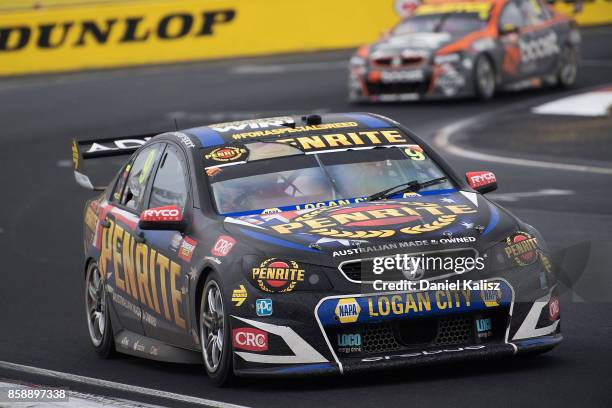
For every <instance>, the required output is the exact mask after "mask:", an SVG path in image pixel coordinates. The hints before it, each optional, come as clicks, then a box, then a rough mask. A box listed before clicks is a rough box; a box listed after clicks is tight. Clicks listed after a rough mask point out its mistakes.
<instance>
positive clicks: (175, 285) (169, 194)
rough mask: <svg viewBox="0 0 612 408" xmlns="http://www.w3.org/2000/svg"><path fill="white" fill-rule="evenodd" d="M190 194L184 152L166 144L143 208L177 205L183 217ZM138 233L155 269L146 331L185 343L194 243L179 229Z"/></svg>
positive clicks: (187, 211)
mask: <svg viewBox="0 0 612 408" xmlns="http://www.w3.org/2000/svg"><path fill="white" fill-rule="evenodd" d="M190 197H191V194H190V183H189V172H188V167H187V161H186V159H185V156H184V153H183V151H182V149H180V148H179V147H178V146H176V145H174V144H168V145H167V147H166V149H165V151H164V152H163V154H162V156H161V158H160V160H159V166H158V168H157V171H156V172H155V174H154V176H153V180H152V183H151V188H150V193H149V196H148V200H147V203H146V206H145V208H146V209H152V208H159V207H166V206H176V207H178V208H179V210H180V211H181V214H182V215H183V217H184V218H185V217H187V218H189V214H190V213H191V210H192V209H191V207H192V205H189V204H188V203H190V202H191V200H190ZM140 234H141V236H142V238H143V239H144V241H145V243H146V245H147V246H148V247H149V248H150V254H149V262H150V269H152V270H154V272H155V274H154V275H155V285H154V286H155V287H154V288H153V290H152V293H151V298H152V299H151V300H152V302H151V303H150V304H147V307H146V310H147V311H149V312H150V313H151V314H152V316H154V317H155V318H156V319H155V321H150V322H147V321H146V320H143V323H144V329H145V334H146V335H147V336H149V337H154V338H157V339H160V340H162V341H164V342H167V343H170V344H174V345H178V346H181V345H183V346H188V345H190V344H192V343H193V339H192V338H191V335H190V334H189V333H188V327H187V322H188V321H189V318H188V310H187V299H188V297H187V288H188V276H187V273H188V272H189V265H190V262H191V256H192V255H193V250H194V249H195V246H196V245H197V243H196V242H195V241H194V240H193V239H191V238H190V237H189V236H188V235H186V234H185V232H184V231H178V230H146V231H144V230H143V231H140ZM143 307H144V305H143Z"/></svg>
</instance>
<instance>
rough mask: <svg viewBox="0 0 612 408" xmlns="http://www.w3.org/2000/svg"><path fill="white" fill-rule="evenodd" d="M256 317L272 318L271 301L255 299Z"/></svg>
mask: <svg viewBox="0 0 612 408" xmlns="http://www.w3.org/2000/svg"><path fill="white" fill-rule="evenodd" d="M255 311H256V312H257V316H262V317H264V316H272V299H257V300H256V301H255Z"/></svg>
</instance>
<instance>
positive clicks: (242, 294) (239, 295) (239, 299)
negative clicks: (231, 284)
mask: <svg viewBox="0 0 612 408" xmlns="http://www.w3.org/2000/svg"><path fill="white" fill-rule="evenodd" d="M248 296H249V294H248V292H247V290H246V289H245V287H244V285H240V287H239V288H238V289H234V290H233V291H232V302H234V304H235V305H236V307H240V306H242V304H243V303H244V302H245V300H247V297H248Z"/></svg>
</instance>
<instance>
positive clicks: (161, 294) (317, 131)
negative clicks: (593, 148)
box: [73, 113, 562, 384]
mask: <svg viewBox="0 0 612 408" xmlns="http://www.w3.org/2000/svg"><path fill="white" fill-rule="evenodd" d="M122 154H132V155H131V157H130V159H129V160H127V161H126V163H125V164H124V165H123V167H122V168H121V169H120V171H119V172H118V174H117V176H116V177H115V178H114V179H113V180H112V182H111V183H110V184H109V185H108V186H107V187H104V188H97V187H94V185H93V184H92V182H91V180H90V178H89V177H88V176H87V175H86V174H85V172H84V168H83V161H84V160H87V159H90V158H104V157H108V156H114V155H122ZM73 161H74V169H75V177H76V180H77V182H78V183H79V184H80V185H82V186H84V187H87V188H90V189H95V190H100V191H101V193H100V195H99V196H97V197H95V198H93V199H91V200H89V201H88V202H87V203H86V205H85V209H84V212H85V214H84V228H83V232H84V252H85V259H84V263H83V270H82V279H84V281H85V307H86V310H85V312H86V318H87V323H88V327H89V333H90V337H91V342H92V344H93V346H94V348H95V349H96V351H97V352H98V353H99V354H100V355H101V356H103V357H107V356H109V355H111V354H112V353H114V352H115V351H119V352H122V353H127V354H132V355H136V356H140V357H146V358H150V359H155V360H160V361H172V362H185V363H202V362H203V363H204V366H205V368H206V372H207V373H208V375H209V376H210V377H211V378H212V379H213V381H214V382H215V383H216V384H224V383H226V382H228V381H229V380H230V379H231V378H232V376H233V375H244V376H246V375H306V374H321V373H349V372H353V371H358V370H370V369H377V368H383V367H395V366H410V365H416V364H426V363H430V362H440V361H447V360H455V361H465V360H468V359H473V358H483V357H487V356H493V355H512V354H517V353H523V352H541V351H546V350H549V349H551V348H552V347H553V346H555V345H556V344H558V343H559V342H560V341H561V339H562V336H561V334H560V325H559V321H560V320H559V300H558V296H557V292H556V280H555V278H554V276H553V274H552V270H551V264H550V261H549V259H548V258H549V257H548V255H547V253H548V252H547V251H548V250H547V248H546V245H545V243H544V240H543V239H542V237H541V236H540V234H539V233H538V232H537V231H536V230H535V229H534V228H533V227H531V226H530V225H527V224H525V223H524V222H521V221H520V220H518V219H517V218H515V217H514V216H512V215H511V214H510V213H508V212H507V211H506V210H504V209H503V208H501V207H500V206H498V205H497V204H495V203H493V202H491V201H489V200H487V199H486V198H485V197H484V196H483V195H482V194H483V193H486V192H488V191H491V190H493V189H495V188H496V186H497V184H496V183H497V182H496V179H495V176H494V175H493V174H492V173H490V172H473V173H467V175H466V178H463V177H459V176H458V175H457V174H455V173H454V172H453V170H452V169H451V168H450V167H449V165H448V164H447V163H446V162H445V161H444V160H443V159H442V158H441V157H440V156H439V155H438V154H437V153H436V152H435V151H434V150H433V149H432V148H431V147H429V146H428V145H427V144H426V143H424V142H423V140H421V139H419V138H418V137H417V136H415V135H413V134H412V133H410V132H409V131H408V130H407V129H406V128H404V127H403V126H401V125H400V124H398V123H396V122H394V121H393V120H390V119H388V118H385V117H382V116H378V115H373V114H365V113H347V114H329V115H324V116H316V115H310V116H305V117H280V118H271V119H258V120H248V121H242V122H232V123H223V124H216V125H209V126H203V127H197V128H192V129H186V130H183V131H176V132H170V133H164V134H160V135H144V136H137V137H127V138H111V139H105V140H90V141H81V142H76V141H75V142H74V143H73ZM404 255H406V256H404ZM401 259H404V261H406V262H407V263H406V264H404V265H403V266H402V265H399V266H397V267H394V266H391V267H389V268H387V269H385V270H384V271H383V272H381V265H383V266H385V267H386V266H388V265H387V261H388V260H391V263H393V260H401ZM419 259H421V261H419ZM467 259H472V260H473V261H472V262H471V263H469V262H468V261H466V260H467ZM381 260H382V261H381ZM432 260H433V263H432V265H429V264H427V265H426V264H425V263H423V262H425V261H427V262H429V261H432ZM438 261H440V263H437V262H438ZM441 262H445V263H444V264H442V263H441ZM448 262H450V264H449V265H450V266H448V265H447V263H448ZM419 265H420V266H419Z"/></svg>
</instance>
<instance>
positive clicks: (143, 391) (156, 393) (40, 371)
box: [0, 361, 248, 408]
mask: <svg viewBox="0 0 612 408" xmlns="http://www.w3.org/2000/svg"><path fill="white" fill-rule="evenodd" d="M0 369H6V370H11V371H18V372H22V373H27V374H34V375H39V376H43V377H50V378H54V379H59V380H64V381H71V382H74V383H79V384H86V385H93V386H97V387H102V388H108V389H112V390H117V391H123V392H129V393H133V394H138V395H143V396H147V397H151V396H153V397H158V398H163V399H167V400H173V401H179V402H185V403H190V404H197V405H200V406H203V407H212V408H248V407H245V406H244V405H235V404H230V403H227V402H222V401H215V400H209V399H205V398H198V397H192V396H189V395H181V394H176V393H173V392H168V391H160V390H155V389H152V388H145V387H139V386H137V385H129V384H123V383H118V382H114V381H107V380H102V379H99V378H92V377H85V376H82V375H76V374H70V373H64V372H61V371H54V370H47V369H45V368H39V367H32V366H27V365H22V364H16V363H10V362H8V361H0ZM202 375H204V374H202ZM204 380H205V378H204V377H203V378H202V381H204Z"/></svg>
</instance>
